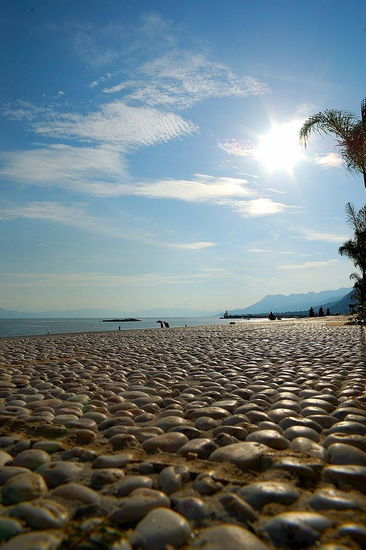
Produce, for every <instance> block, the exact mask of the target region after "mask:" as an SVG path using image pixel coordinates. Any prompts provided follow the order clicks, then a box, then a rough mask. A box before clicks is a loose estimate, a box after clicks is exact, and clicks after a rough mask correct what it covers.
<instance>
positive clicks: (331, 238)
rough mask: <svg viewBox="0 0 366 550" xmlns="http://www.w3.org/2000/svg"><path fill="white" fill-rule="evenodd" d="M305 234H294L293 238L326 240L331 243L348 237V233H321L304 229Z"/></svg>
mask: <svg viewBox="0 0 366 550" xmlns="http://www.w3.org/2000/svg"><path fill="white" fill-rule="evenodd" d="M301 232H302V233H303V234H302V235H301V237H300V236H294V237H292V238H293V239H304V240H306V241H324V242H329V243H341V242H343V241H345V240H346V239H347V236H346V235H341V234H338V235H337V234H334V233H321V232H317V231H311V230H306V229H303V230H302V231H301Z"/></svg>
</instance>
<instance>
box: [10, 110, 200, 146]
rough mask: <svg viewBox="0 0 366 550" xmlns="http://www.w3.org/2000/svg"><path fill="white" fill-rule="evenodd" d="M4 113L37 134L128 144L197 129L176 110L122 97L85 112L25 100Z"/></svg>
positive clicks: (155, 140) (145, 143)
mask: <svg viewBox="0 0 366 550" xmlns="http://www.w3.org/2000/svg"><path fill="white" fill-rule="evenodd" d="M4 114H5V115H7V116H8V117H11V118H15V119H18V120H20V119H23V120H25V121H27V122H28V124H29V125H30V126H31V128H32V129H33V131H34V132H35V133H36V134H37V135H38V136H47V137H52V138H58V139H60V138H62V139H71V140H77V141H79V142H82V143H86V142H97V143H98V144H108V145H118V146H122V147H127V148H128V147H143V146H148V145H153V144H156V143H163V142H167V141H170V140H172V139H176V138H178V137H181V136H184V135H188V134H192V133H193V132H195V131H196V129H197V128H196V126H195V125H194V124H193V123H191V122H189V121H186V120H184V119H183V118H182V117H180V116H179V115H176V114H174V113H168V112H163V111H159V110H158V109H154V108H151V107H131V106H129V105H126V103H124V102H122V101H114V102H112V103H106V104H104V105H102V106H101V107H100V109H99V110H97V111H95V112H92V113H88V114H86V115H82V114H79V113H75V112H74V113H72V112H69V113H67V112H65V113H60V112H58V111H55V110H54V109H52V108H50V107H46V108H43V109H42V108H39V107H35V106H33V105H29V104H25V103H22V104H20V105H19V106H18V107H17V106H14V107H13V108H11V109H7V110H6V111H5V113H4Z"/></svg>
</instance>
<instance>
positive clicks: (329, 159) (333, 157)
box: [315, 153, 343, 168]
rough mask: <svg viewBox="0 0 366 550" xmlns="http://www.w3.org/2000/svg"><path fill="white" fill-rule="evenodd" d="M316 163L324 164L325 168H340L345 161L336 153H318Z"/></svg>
mask: <svg viewBox="0 0 366 550" xmlns="http://www.w3.org/2000/svg"><path fill="white" fill-rule="evenodd" d="M315 164H319V165H320V166H324V168H338V167H339V166H342V165H343V161H342V159H341V157H340V156H339V155H337V154H336V153H327V154H326V155H316V156H315Z"/></svg>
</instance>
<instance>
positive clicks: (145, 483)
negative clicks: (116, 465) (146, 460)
mask: <svg viewBox="0 0 366 550" xmlns="http://www.w3.org/2000/svg"><path fill="white" fill-rule="evenodd" d="M152 486H153V480H152V479H151V477H148V476H144V475H141V476H128V477H126V478H125V479H124V480H123V481H121V483H118V485H117V487H116V493H115V494H116V496H118V497H126V496H128V495H129V494H130V493H132V491H134V490H135V489H139V488H141V487H142V488H145V489H151V488H152Z"/></svg>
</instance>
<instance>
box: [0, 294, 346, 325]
mask: <svg viewBox="0 0 366 550" xmlns="http://www.w3.org/2000/svg"><path fill="white" fill-rule="evenodd" d="M351 292H352V289H351V288H339V289H338V290H324V291H323V292H308V293H306V294H290V295H289V296H285V295H284V294H268V295H267V296H265V297H264V298H262V300H260V301H259V302H256V303H255V304H253V305H251V306H248V307H245V308H242V309H230V310H228V312H229V313H230V314H231V315H244V314H249V313H250V314H253V315H259V314H265V315H268V313H269V312H270V311H273V312H274V313H290V312H296V313H300V312H308V311H309V308H310V307H313V308H314V311H316V310H317V308H319V306H323V308H324V311H325V310H326V308H327V307H329V309H330V311H331V313H348V312H349V308H348V304H349V303H351V301H352V300H351V298H350V293H351ZM222 314H223V312H220V313H218V312H217V311H216V312H213V311H211V312H210V311H202V310H195V309H188V308H187V309H184V308H153V309H145V310H137V311H121V310H116V309H113V310H112V309H73V310H65V311H42V312H36V313H34V312H25V311H12V310H9V309H4V308H1V307H0V319H15V318H42V317H43V318H48V317H51V318H52V317H53V318H60V317H67V318H70V317H72V318H78V317H79V318H87V317H89V318H90V317H95V318H107V317H108V318H114V317H130V316H137V317H215V316H218V315H222Z"/></svg>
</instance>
